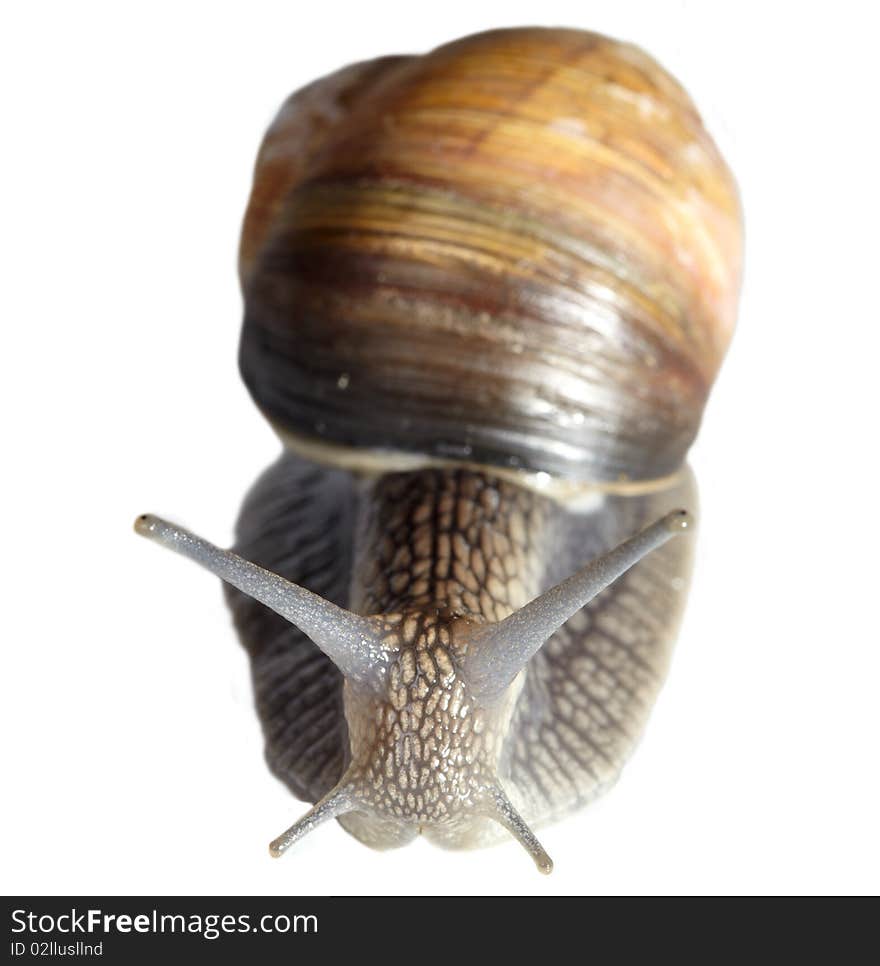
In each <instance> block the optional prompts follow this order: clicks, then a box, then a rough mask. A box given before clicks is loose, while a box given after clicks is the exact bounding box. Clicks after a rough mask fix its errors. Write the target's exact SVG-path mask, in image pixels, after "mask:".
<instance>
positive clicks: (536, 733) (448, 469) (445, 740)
mask: <svg viewBox="0 0 880 966" xmlns="http://www.w3.org/2000/svg"><path fill="white" fill-rule="evenodd" d="M739 265H740V221H739V207H738V201H737V195H736V189H735V186H734V184H733V181H732V179H731V177H730V174H729V172H728V171H727V168H726V167H725V165H724V162H723V161H722V159H721V158H720V156H719V154H718V152H717V150H716V149H715V147H714V145H713V143H712V141H711V140H710V138H709V136H708V135H707V134H706V132H705V130H704V129H703V127H702V124H701V122H700V119H699V116H698V115H697V113H696V111H695V109H694V107H693V105H692V104H691V102H690V100H689V99H688V97H687V95H686V94H685V93H684V91H683V90H682V88H681V87H680V86H679V85H678V84H677V82H676V81H674V80H673V79H672V78H671V77H670V76H669V75H668V74H666V73H665V72H664V71H663V70H662V69H661V68H660V67H659V66H658V65H657V64H656V63H655V62H654V61H653V60H651V59H650V58H649V57H647V55H645V54H644V53H642V52H641V51H639V50H637V49H636V48H634V47H631V46H628V45H625V44H620V43H617V42H616V41H612V40H609V39H607V38H603V37H600V36H598V35H596V34H589V33H583V32H579V31H571V30H546V29H522V30H503V31H494V32H491V33H486V34H479V35H477V36H474V37H468V38H465V39H463V40H460V41H457V42H455V43H452V44H448V45H446V46H444V47H441V48H438V49H437V50H435V51H433V52H432V53H429V54H427V55H425V56H423V57H387V58H383V59H380V60H376V61H371V62H368V63H363V64H355V65H353V66H351V67H347V68H345V69H344V70H341V71H339V72H338V73H336V74H333V75H331V76H330V77H327V78H324V79H323V80H320V81H317V82H316V83H315V84H312V85H310V86H309V87H307V88H305V89H303V90H302V91H300V92H298V93H296V94H294V95H293V96H292V97H291V98H290V99H289V100H288V101H287V102H286V104H285V105H284V107H283V108H282V110H281V112H280V113H279V115H278V117H277V118H276V120H275V122H274V123H273V125H272V127H271V128H270V130H269V132H268V133H267V135H266V138H265V140H264V142H263V145H262V147H261V149H260V154H259V157H258V161H257V167H256V172H255V180H254V187H253V191H252V195H251V200H250V204H249V207H248V211H247V214H246V217H245V224H244V230H243V234H242V244H241V258H240V275H241V280H242V287H243V291H244V296H245V322H244V328H243V333H242V342H241V354H240V363H241V369H242V373H243V376H244V379H245V381H246V383H247V385H248V387H249V389H250V391H251V393H252V395H253V397H254V399H255V400H256V402H257V404H258V405H259V407H260V408H261V409H262V410H263V412H264V413H265V414H266V415H267V417H268V418H269V420H270V421H271V422H272V423H273V425H274V426H275V427H276V429H277V430H278V432H279V435H280V436H281V437H282V439H283V440H284V441H285V444H286V445H285V452H284V454H283V455H282V456H281V457H280V458H279V460H278V461H277V462H276V463H275V464H274V465H273V466H271V467H270V468H269V469H268V470H267V471H266V472H265V473H264V474H263V475H262V476H261V477H260V479H259V480H258V481H257V483H256V484H255V485H254V487H253V489H252V491H251V492H250V493H249V494H248V496H247V498H246V500H245V502H244V506H243V508H242V511H241V514H240V517H239V521H238V525H237V532H236V546H235V552H230V551H224V550H221V549H220V548H218V547H215V546H213V545H212V544H210V543H208V542H207V541H205V540H202V539H201V538H199V537H196V536H195V535H194V534H191V533H189V532H188V531H185V530H182V529H181V528H178V527H175V526H174V525H172V524H169V523H167V522H166V521H162V520H159V519H158V518H155V517H151V516H148V515H145V516H143V517H141V518H139V520H138V522H137V524H136V529H137V530H138V532H140V533H142V534H143V535H144V536H148V537H150V538H152V539H155V540H158V542H160V543H163V544H165V545H166V546H169V547H170V548H171V549H174V550H176V551H178V552H180V553H183V554H184V555H186V556H189V557H191V558H192V559H194V560H196V561H197V562H198V563H200V564H202V565H203V566H206V567H207V568H208V569H209V570H211V571H212V572H213V573H216V574H217V575H219V576H221V577H222V578H223V579H224V580H226V581H227V582H228V584H230V585H231V586H227V598H228V601H229V603H230V606H231V608H232V611H233V616H234V620H235V624H236V627H237V630H238V632H239V635H240V637H241V639H242V642H243V643H244V646H245V647H246V649H247V651H248V654H249V656H250V660H251V668H252V675H253V684H254V691H255V695H256V703H257V709H258V713H259V716H260V719H261V722H262V725H263V730H264V734H265V742H266V756H267V760H268V763H269V766H270V768H271V770H272V771H273V772H274V774H275V775H277V776H278V777H279V778H280V779H281V780H282V781H284V782H285V783H286V785H287V786H288V787H289V788H290V789H291V791H292V792H293V793H294V794H295V795H297V796H298V797H300V798H304V799H306V800H308V801H310V802H314V803H316V804H315V806H314V808H313V809H311V810H310V811H309V812H308V813H306V815H304V816H303V817H302V818H301V819H300V820H299V821H297V822H296V823H295V824H294V825H292V826H291V827H290V828H289V829H288V830H287V831H286V832H284V833H283V834H282V835H280V836H279V837H278V838H276V839H275V840H274V841H273V842H272V843H271V845H270V851H271V853H272V854H273V855H280V854H281V853H283V852H284V851H286V850H287V849H288V848H290V846H292V845H293V844H294V843H295V842H297V841H298V840H299V839H300V838H301V837H302V836H303V835H305V834H307V833H309V832H310V831H311V830H312V829H313V828H315V827H316V826H317V825H318V824H320V823H321V822H324V821H326V820H327V819H329V818H337V819H338V820H339V821H340V823H341V824H342V825H343V826H344V827H345V828H346V829H347V830H348V831H349V832H351V833H352V834H353V835H355V836H356V837H357V838H358V839H360V840H361V841H363V842H365V843H366V844H368V845H371V846H374V847H377V848H386V847H392V846H398V845H402V844H405V843H406V842H407V841H409V840H410V839H412V838H413V837H414V836H416V835H418V834H424V835H425V836H426V837H428V838H430V839H432V840H433V841H435V842H437V843H438V844H440V845H443V846H446V847H456V848H459V847H469V846H475V845H482V844H485V843H487V842H491V841H492V840H494V839H495V838H497V837H498V836H499V835H504V834H506V833H510V834H512V835H513V836H514V837H515V838H517V839H518V840H519V842H520V843H521V844H522V845H523V846H524V847H525V849H526V850H527V851H528V852H529V853H530V855H531V856H532V858H533V859H534V861H535V863H536V865H537V867H538V868H539V869H540V870H541V871H542V872H549V871H550V869H551V868H552V862H551V861H550V858H549V856H548V855H547V853H546V852H545V851H544V849H543V848H542V846H541V845H540V843H539V842H538V840H537V838H536V837H535V834H534V832H533V831H532V828H533V827H535V826H539V825H541V824H543V823H546V822H548V821H550V820H553V819H555V818H558V817H560V816H562V815H564V814H566V813H568V812H570V811H571V810H573V809H575V808H578V807H579V806H581V805H583V804H585V803H586V802H588V801H589V800H590V799H592V798H593V797H595V796H596V795H597V794H599V793H600V792H602V791H603V790H604V789H606V788H607V787H608V786H609V785H610V784H611V783H612V782H613V781H614V780H615V779H616V777H617V775H618V774H619V771H620V769H621V767H622V765H623V763H624V762H625V761H626V759H627V757H628V755H629V754H630V752H631V751H632V749H633V747H634V745H635V743H636V741H637V740H638V738H639V736H640V734H641V731H642V729H643V727H644V725H645V722H646V720H647V717H648V714H649V712H650V709H651V706H652V704H653V701H654V698H655V697H656V694H657V691H658V689H659V688H660V686H661V684H662V681H663V678H664V675H665V672H666V668H667V665H668V662H669V656H670V651H671V647H672V643H673V640H674V637H675V633H676V630H677V627H678V623H679V620H680V617H681V613H682V609H683V606H684V602H685V597H686V593H687V587H688V582H689V577H690V568H691V556H692V552H693V541H692V540H690V539H688V538H684V539H672V538H673V537H674V536H675V535H677V534H681V533H682V532H683V531H685V530H688V529H690V528H691V518H690V517H689V516H688V514H687V513H686V512H685V511H684V510H681V509H680V508H681V507H687V508H690V509H693V508H694V503H695V500H696V489H695V485H694V481H693V478H692V476H691V473H690V471H689V469H688V468H687V466H686V464H685V457H686V453H687V450H688V447H689V446H690V443H691V441H692V440H693V438H694V436H695V434H696V432H697V429H698V427H699V423H700V419H701V416H702V411H703V406H704V404H705V401H706V398H707V395H708V393H709V390H710V387H711V384H712V381H713V379H714V376H715V373H716V371H717V369H718V366H719V365H720V363H721V359H722V356H723V354H724V351H725V348H726V346H727V343H728V341H729V338H730V335H731V332H732V327H733V323H734V312H735V302H736V296H737V289H738V284H739Z"/></svg>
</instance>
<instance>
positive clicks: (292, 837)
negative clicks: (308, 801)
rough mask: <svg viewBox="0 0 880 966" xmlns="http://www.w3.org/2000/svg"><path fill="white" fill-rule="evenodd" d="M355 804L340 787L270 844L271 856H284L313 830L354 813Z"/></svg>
mask: <svg viewBox="0 0 880 966" xmlns="http://www.w3.org/2000/svg"><path fill="white" fill-rule="evenodd" d="M354 808H355V803H354V800H353V799H352V797H351V796H350V795H349V793H348V792H347V791H346V790H345V789H340V788H339V787H338V786H337V788H334V789H333V791H331V792H330V793H329V794H328V795H326V796H325V797H324V798H322V799H321V801H320V802H318V803H317V804H316V805H314V806H313V807H312V808H310V809H309V810H308V811H307V812H306V814H305V815H303V817H302V818H301V819H299V820H298V821H296V822H294V823H293V825H291V826H290V828H289V829H288V830H287V831H286V832H284V833H282V834H281V835H279V836H278V838H277V839H274V840H273V841H272V842H270V843H269V854H270V855H272V856H273V857H274V858H276V859H277V858H278V857H279V856H281V855H283V854H284V853H285V852H286V851H287V850H288V849H289V848H290V846H291V845H293V844H294V843H295V842H298V841H299V840H300V839H301V838H303V837H304V836H306V835H308V834H309V832H311V831H312V830H313V829H315V828H317V827H318V826H319V825H322V824H323V823H324V822H326V821H328V820H329V819H331V818H339V816H340V815H345V814H346V813H347V812H351V811H353V810H354Z"/></svg>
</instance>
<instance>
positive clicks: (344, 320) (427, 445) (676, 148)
mask: <svg viewBox="0 0 880 966" xmlns="http://www.w3.org/2000/svg"><path fill="white" fill-rule="evenodd" d="M739 265H740V220H739V206H738V200H737V194H736V188H735V185H734V183H733V181H732V178H731V176H730V174H729V172H728V170H727V168H726V166H725V165H724V162H723V161H722V159H721V158H720V156H719V154H718V152H717V149H716V148H715V146H714V144H713V143H712V141H711V139H710V138H709V136H708V135H707V133H706V132H705V130H704V129H703V127H702V124H701V121H700V118H699V116H698V114H697V112H696V110H695V108H694V107H693V105H692V104H691V102H690V100H689V99H688V97H687V95H686V94H685V92H684V91H683V90H682V88H681V87H680V86H679V85H678V84H677V82H676V81H674V80H673V79H672V78H671V77H670V76H669V75H668V74H666V73H665V72H664V71H663V70H662V69H661V68H660V67H659V66H658V65H657V64H656V63H655V62H654V61H653V60H652V59H651V58H649V57H648V56H647V55H645V54H644V53H642V52H641V51H639V50H638V49H636V48H634V47H631V46H629V45H625V44H620V43H618V42H616V41H612V40H608V39H606V38H603V37H600V36H598V35H595V34H589V33H583V32H580V31H568V30H545V29H520V30H502V31H493V32H490V33H486V34H479V35H476V36H473V37H468V38H465V39H463V40H460V41H457V42H455V43H452V44H449V45H447V46H445V47H441V48H439V49H437V50H435V51H433V52H432V53H430V54H427V55H425V56H423V57H396V58H383V59H382V60H379V61H373V62H369V63H365V64H358V65H354V66H353V67H349V68H346V69H345V70H343V71H340V72H338V73H337V74H334V75H331V76H330V77H328V78H325V79H324V80H323V81H319V82H317V83H316V84H314V85H311V86H310V87H309V88H305V89H304V90H303V91H301V92H300V93H299V94H297V95H294V97H293V98H291V99H290V100H289V101H288V102H287V104H286V105H285V107H284V108H283V109H282V111H281V113H280V115H279V117H278V119H276V122H275V123H274V125H273V126H272V128H271V129H270V131H269V133H268V134H267V138H266V141H265V142H264V145H263V147H262V149H261V152H260V157H259V159H258V165H257V171H256V175H255V183H254V190H253V194H252V198H251V205H250V208H249V211H248V215H247V217H246V222H245V230H244V234H243V239H242V258H241V274H242V284H243V287H244V292H245V299H246V319H245V328H244V332H243V337H242V351H241V364H242V371H243V374H244V376H245V380H246V382H247V384H248V386H249V388H250V390H251V392H252V393H253V395H254V397H255V399H256V401H257V403H258V405H259V406H260V407H261V408H262V409H263V411H264V412H265V413H266V415H267V416H268V417H269V419H270V420H271V421H272V422H273V423H274V424H276V425H277V426H278V427H279V429H281V430H282V431H285V432H289V433H292V434H294V435H302V436H306V437H317V438H321V439H324V440H326V441H329V442H332V443H336V444H342V445H348V446H365V447H374V448H380V449H381V448H385V449H393V450H403V451H408V452H414V453H422V454H427V455H431V456H439V457H453V458H454V457H458V456H460V457H463V458H467V459H470V460H472V461H474V462H483V463H487V464H494V465H505V466H511V465H513V466H522V467H525V468H529V469H541V470H549V471H551V472H556V473H559V474H561V475H567V476H573V477H578V478H586V479H592V480H600V481H608V480H618V479H621V478H625V479H635V480H645V479H654V478H657V477H660V476H664V475H666V474H668V473H671V472H673V471H675V470H676V469H677V468H678V467H679V466H680V465H681V463H682V461H683V459H684V455H685V453H686V451H687V449H688V447H689V446H690V444H691V442H692V440H693V438H694V436H695V435H696V432H697V429H698V427H699V422H700V417H701V415H702V410H703V407H704V405H705V401H706V398H707V396H708V393H709V390H710V387H711V384H712V381H713V379H714V375H715V373H716V371H717V368H718V366H719V365H720V362H721V359H722V357H723V354H724V351H725V349H726V346H727V343H728V341H729V338H730V335H731V332H732V327H733V320H734V313H735V303H736V298H737V292H738V286H739Z"/></svg>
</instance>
